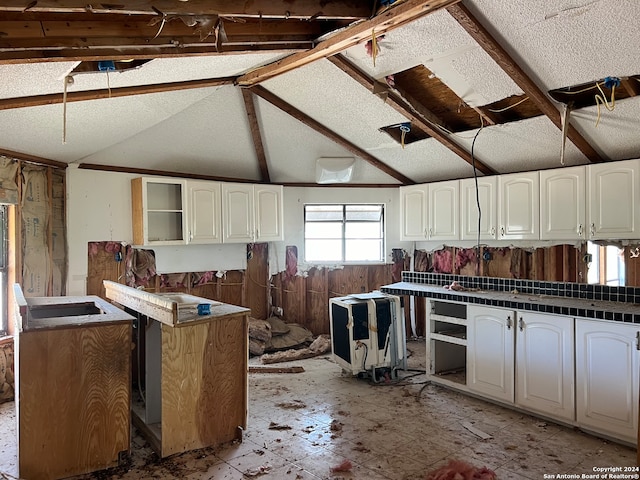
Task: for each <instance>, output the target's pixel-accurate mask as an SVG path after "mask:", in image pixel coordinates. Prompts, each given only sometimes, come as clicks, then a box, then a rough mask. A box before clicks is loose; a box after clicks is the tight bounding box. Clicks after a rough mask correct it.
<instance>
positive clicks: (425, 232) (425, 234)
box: [424, 228, 429, 238]
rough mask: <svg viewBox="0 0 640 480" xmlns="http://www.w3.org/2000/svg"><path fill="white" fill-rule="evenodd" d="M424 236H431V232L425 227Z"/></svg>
mask: <svg viewBox="0 0 640 480" xmlns="http://www.w3.org/2000/svg"><path fill="white" fill-rule="evenodd" d="M424 238H429V232H428V231H427V229H426V228H425V229H424Z"/></svg>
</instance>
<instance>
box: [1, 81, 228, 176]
mask: <svg viewBox="0 0 640 480" xmlns="http://www.w3.org/2000/svg"><path fill="white" fill-rule="evenodd" d="M233 81H234V79H233V78H232V77H223V78H212V79H206V80H190V81H185V82H171V83H160V84H157V85H141V86H135V87H120V88H112V89H110V90H109V89H99V90H86V91H83V92H67V103H70V102H84V101H87V100H98V99H105V98H116V97H128V96H131V95H146V94H150V93H161V92H174V91H177V90H190V89H193V88H209V87H217V86H221V85H232V84H233ZM62 100H63V94H61V93H52V94H49V95H34V96H30V97H17V98H4V99H0V110H7V109H13V108H25V107H36V106H40V105H55V104H58V103H62ZM2 152H3V151H2V150H0V153H2ZM22 156H23V157H24V155H22ZM27 160H28V159H27ZM37 160H40V161H41V162H42V161H43V160H44V159H37ZM47 163H49V164H51V161H48V162H47ZM55 166H64V167H65V168H66V166H67V165H66V164H60V162H56V163H55Z"/></svg>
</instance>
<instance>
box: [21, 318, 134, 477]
mask: <svg viewBox="0 0 640 480" xmlns="http://www.w3.org/2000/svg"><path fill="white" fill-rule="evenodd" d="M18 345H19V347H18V354H17V355H16V358H17V359H18V361H17V369H18V378H19V384H18V394H19V402H18V418H19V428H18V430H19V445H18V458H19V469H20V477H21V478H29V479H33V480H37V479H48V478H63V477H68V476H71V475H77V474H81V473H87V472H91V471H95V470H100V469H103V468H107V467H111V466H115V465H117V464H118V454H119V452H122V451H128V450H129V403H130V384H131V380H130V370H129V368H130V367H129V365H130V361H131V360H130V355H131V329H130V326H129V324H128V323H124V324H122V325H111V326H96V327H90V328H72V329H59V330H45V331H31V332H23V333H21V334H20V335H19V340H18Z"/></svg>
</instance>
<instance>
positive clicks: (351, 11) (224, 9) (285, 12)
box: [0, 0, 372, 20]
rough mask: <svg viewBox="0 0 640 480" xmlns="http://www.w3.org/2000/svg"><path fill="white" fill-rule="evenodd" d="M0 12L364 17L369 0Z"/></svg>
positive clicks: (64, 1)
mask: <svg viewBox="0 0 640 480" xmlns="http://www.w3.org/2000/svg"><path fill="white" fill-rule="evenodd" d="M0 11H5V12H23V11H30V12H45V13H52V12H53V13H83V12H90V13H100V14H102V13H117V14H121V15H140V14H148V15H157V14H158V12H161V13H164V14H166V15H224V16H230V17H238V18H290V19H305V20H306V19H309V18H316V19H323V20H326V19H345V20H357V19H361V18H367V17H369V16H370V15H371V13H372V7H371V1H369V0H351V1H347V2H345V1H338V0H296V1H295V2H292V1H288V0H254V1H251V2H229V1H227V0H189V1H179V2H176V1H175V0H153V1H146V0H128V1H121V2H117V3H108V2H105V3H87V2H86V0H38V1H37V2H31V3H28V2H27V1H25V0H6V1H3V2H2V5H1V6H0Z"/></svg>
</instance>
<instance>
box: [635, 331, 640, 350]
mask: <svg viewBox="0 0 640 480" xmlns="http://www.w3.org/2000/svg"><path fill="white" fill-rule="evenodd" d="M636 350H640V332H636Z"/></svg>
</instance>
